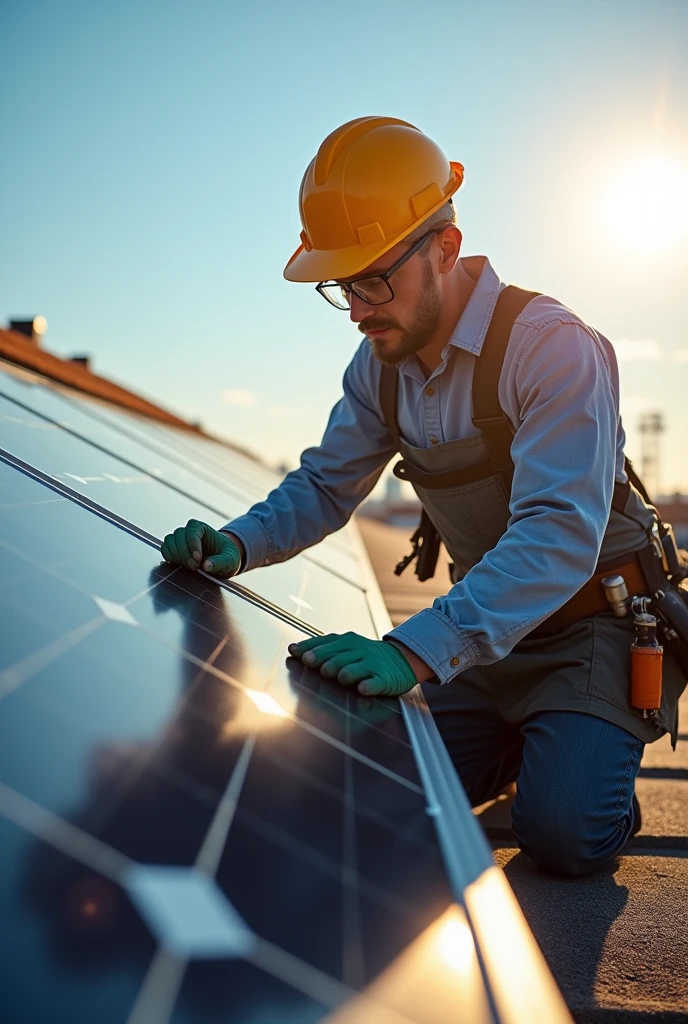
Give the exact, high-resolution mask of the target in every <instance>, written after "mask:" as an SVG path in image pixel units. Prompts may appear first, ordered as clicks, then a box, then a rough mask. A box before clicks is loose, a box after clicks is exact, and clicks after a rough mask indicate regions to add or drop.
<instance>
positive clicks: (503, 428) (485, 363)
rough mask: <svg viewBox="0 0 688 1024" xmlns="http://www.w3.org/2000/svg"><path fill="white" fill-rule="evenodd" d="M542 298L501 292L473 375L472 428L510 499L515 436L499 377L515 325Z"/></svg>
mask: <svg viewBox="0 0 688 1024" xmlns="http://www.w3.org/2000/svg"><path fill="white" fill-rule="evenodd" d="M539 294H540V293H539V292H528V291H525V290H524V289H523V288H516V287H515V286H514V285H508V286H507V287H506V288H504V289H503V290H502V292H501V294H500V296H499V298H498V299H497V304H496V306H495V310H494V313H493V314H492V319H491V320H490V326H489V328H488V331H487V335H486V336H485V341H484V342H483V347H482V350H481V352H480V355H479V356H478V358H477V360H476V364H475V370H474V372H473V417H472V419H473V426H474V427H475V428H476V429H477V430H480V431H481V433H482V434H483V436H484V438H485V440H486V442H487V445H488V448H489V449H490V458H491V460H492V465H493V468H494V470H495V472H496V473H499V475H500V477H501V480H502V484H503V486H504V490H505V492H506V494H507V497H508V496H509V495H510V494H511V481H512V478H513V475H514V464H513V462H512V459H511V442H512V439H513V436H514V434H513V430H512V428H511V424H510V423H509V421H508V419H507V418H506V416H505V415H504V413H503V411H502V407H501V406H500V404H499V377H500V374H501V372H502V366H503V364H504V356H505V355H506V349H507V345H508V344H509V337H510V336H511V329H512V328H513V326H514V321H515V320H516V318H517V317H518V316H520V315H521V313H522V312H523V310H524V309H525V307H526V306H527V305H528V303H529V302H530V301H531V299H534V298H536V297H537V296H538V295H539Z"/></svg>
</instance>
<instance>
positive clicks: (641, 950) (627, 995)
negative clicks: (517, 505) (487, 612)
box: [357, 516, 688, 1024]
mask: <svg viewBox="0 0 688 1024" xmlns="http://www.w3.org/2000/svg"><path fill="white" fill-rule="evenodd" d="M357 522H358V525H359V527H360V529H361V533H362V535H363V539H364V542H365V544H366V547H367V549H368V554H369V557H370V560H371V562H372V564H373V568H374V570H375V573H376V575H377V578H378V581H379V584H380V588H381V590H382V593H383V596H384V598H385V600H386V602H387V607H388V610H389V613H390V616H391V618H392V620H393V622H394V623H395V624H396V623H398V622H401V621H403V619H405V618H407V617H408V616H409V615H413V614H414V612H416V611H420V609H421V608H424V607H427V606H428V605H430V604H432V601H433V599H434V598H435V597H436V596H439V595H441V594H445V593H446V592H447V589H448V586H449V584H448V575H447V572H446V569H445V563H446V561H447V557H446V553H445V552H444V551H443V552H442V554H441V556H440V562H439V563H438V571H437V574H436V576H435V578H434V579H432V580H427V581H426V582H425V583H419V582H418V581H417V579H416V577H415V576H414V575H413V569H412V568H411V567H409V568H408V569H407V570H406V572H405V573H404V574H403V576H401V577H397V576H394V572H393V570H394V566H395V565H396V563H397V562H398V561H399V559H400V558H401V557H402V556H403V555H405V554H406V553H407V551H408V550H410V545H409V543H408V538H409V535H410V533H412V532H413V531H412V530H409V529H408V528H401V527H394V526H386V525H384V524H382V523H378V522H375V521H374V520H371V519H366V518H364V517H362V516H358V517H357ZM680 717H681V723H682V724H681V727H680V735H679V742H678V746H677V748H676V751H675V752H673V751H672V749H671V744H670V742H669V738H668V736H665V737H663V738H662V739H661V740H658V741H657V742H656V743H653V744H652V745H650V746H648V747H646V748H645V755H644V757H643V761H642V766H641V769H640V776H639V778H638V782H637V786H636V792H637V794H638V799H639V800H640V804H641V809H642V814H643V826H642V829H641V830H640V832H639V833H638V835H637V836H636V837H635V838H634V839H633V840H631V842H630V843H629V845H628V846H627V847H626V850H625V852H624V854H623V855H622V856H620V857H618V858H617V860H616V861H615V862H614V863H613V864H612V865H611V866H610V867H609V868H608V869H606V870H602V871H598V872H596V873H595V874H593V875H590V876H588V877H587V878H583V879H573V880H571V879H561V878H554V877H551V876H549V875H546V874H544V873H542V872H540V871H538V870H537V869H536V868H535V867H534V866H533V864H532V862H531V861H529V860H528V858H527V857H526V856H525V855H524V854H522V853H521V852H520V851H519V849H518V847H517V845H516V843H515V840H514V837H513V833H512V832H511V821H510V806H511V798H510V797H509V796H508V795H504V796H502V797H500V798H499V799H498V800H495V801H493V802H492V803H491V804H488V805H485V806H484V807H483V808H479V809H477V813H478V814H479V817H480V820H481V822H482V824H483V826H484V827H485V830H486V832H487V834H488V836H489V837H490V839H491V841H492V845H493V848H494V855H495V860H496V862H497V864H499V866H500V867H502V868H503V869H504V871H505V873H506V876H507V878H508V880H509V883H510V884H511V887H512V888H513V890H514V892H515V894H516V897H517V898H518V901H519V903H520V905H521V908H522V910H523V912H524V914H525V916H526V918H527V919H528V923H529V924H530V927H531V928H532V930H533V933H534V935H535V938H536V939H537V941H538V943H539V945H540V948H541V949H542V952H543V953H544V955H545V958H546V960H547V962H548V964H549V966H550V968H551V970H552V973H553V974H554V977H555V979H556V981H557V983H558V985H559V987H560V989H561V992H562V994H563V996H564V998H565V999H566V1002H567V1003H568V1006H569V1008H570V1010H571V1012H572V1013H573V1015H574V1017H575V1019H576V1020H577V1021H579V1022H586V1024H587V1022H590V1024H607V1022H610V1024H611V1022H613V1024H641V1022H645V1021H648V1022H650V1021H651V1022H653V1024H665V1022H666V1024H669V1022H672V1024H678V1022H679V1021H686V1020H688V927H687V923H688V922H687V919H688V691H687V692H686V693H684V695H683V698H682V700H681V705H680Z"/></svg>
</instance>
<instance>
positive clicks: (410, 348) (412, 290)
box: [350, 236, 441, 366]
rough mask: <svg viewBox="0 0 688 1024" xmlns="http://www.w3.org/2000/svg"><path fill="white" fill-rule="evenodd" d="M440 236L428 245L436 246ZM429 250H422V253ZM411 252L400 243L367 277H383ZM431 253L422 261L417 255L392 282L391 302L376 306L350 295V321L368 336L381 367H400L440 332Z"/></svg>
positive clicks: (394, 276)
mask: <svg viewBox="0 0 688 1024" xmlns="http://www.w3.org/2000/svg"><path fill="white" fill-rule="evenodd" d="M436 238H437V236H433V237H432V238H431V239H429V241H428V243H427V245H429V246H431V247H432V246H433V245H437V241H436ZM426 248H427V246H423V249H422V250H421V252H423V251H424V250H425V249H426ZM408 249H409V245H408V243H407V242H400V243H399V244H398V245H395V246H394V248H393V249H390V250H389V252H386V253H385V254H384V256H383V257H381V258H380V259H379V260H376V261H375V263H373V264H371V266H370V267H368V268H366V271H365V273H366V275H368V274H374V273H375V272H376V271H378V272H379V273H384V271H386V270H388V269H389V267H391V266H392V265H393V264H394V263H395V262H396V261H397V260H398V259H400V258H401V257H402V256H403V255H404V253H405V252H406V251H407V250H408ZM438 276H439V275H437V273H436V270H435V267H434V261H433V260H432V253H430V255H429V256H428V257H427V258H423V256H421V254H420V252H418V253H414V255H413V256H411V258H410V259H409V260H407V262H406V263H404V264H403V266H401V267H400V268H399V270H397V271H396V272H395V273H394V274H392V276H391V278H390V279H389V283H390V285H391V286H392V290H393V292H394V298H393V299H392V300H391V302H385V303H384V304H382V305H379V306H375V305H370V304H368V303H367V302H364V301H363V299H361V298H359V296H358V295H355V294H354V293H353V292H352V293H351V314H350V316H351V320H352V321H353V322H354V323H357V324H358V329H359V331H361V333H362V334H365V335H366V336H367V337H368V340H369V341H370V344H371V345H372V348H373V353H374V355H375V357H376V358H377V359H379V361H380V362H381V363H388V364H389V365H391V366H397V365H398V364H399V363H401V362H403V360H404V359H406V358H407V357H408V356H410V355H412V354H413V353H414V352H419V351H420V350H421V349H423V348H425V346H426V345H427V344H428V342H429V341H430V339H431V338H432V336H433V334H434V333H435V331H436V329H437V325H438V323H439V317H440V309H441V293H440V288H439V281H438Z"/></svg>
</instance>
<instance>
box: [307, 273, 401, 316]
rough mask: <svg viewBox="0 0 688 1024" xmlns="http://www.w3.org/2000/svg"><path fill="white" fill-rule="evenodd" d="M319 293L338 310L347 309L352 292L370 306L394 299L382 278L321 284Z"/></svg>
mask: <svg viewBox="0 0 688 1024" xmlns="http://www.w3.org/2000/svg"><path fill="white" fill-rule="evenodd" d="M320 291H321V292H322V293H323V294H324V296H325V298H326V299H327V300H328V302H331V303H332V305H333V306H337V307H338V308H339V309H349V307H350V306H351V293H352V292H353V293H354V294H355V295H358V297H359V298H360V299H362V300H363V302H367V303H368V304H369V305H370V306H379V305H380V304H381V303H383V302H389V301H390V300H391V299H393V298H394V293H393V292H392V289H391V288H390V286H389V284H388V282H387V281H385V279H384V278H382V277H370V278H368V279H367V280H365V281H355V282H354V283H352V284H335V283H334V282H333V283H332V284H323V285H321V287H320Z"/></svg>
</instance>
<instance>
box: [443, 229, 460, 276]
mask: <svg viewBox="0 0 688 1024" xmlns="http://www.w3.org/2000/svg"><path fill="white" fill-rule="evenodd" d="M462 241H463V235H462V234H461V232H460V231H459V229H458V228H457V226H456V224H450V225H448V226H447V227H446V228H445V231H444V234H443V235H442V246H441V250H440V252H441V255H440V263H439V267H438V269H439V272H440V274H448V273H449V272H450V271H451V270H453V269H454V267H455V266H456V261H457V260H458V258H459V253H460V252H461V243H462Z"/></svg>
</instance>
